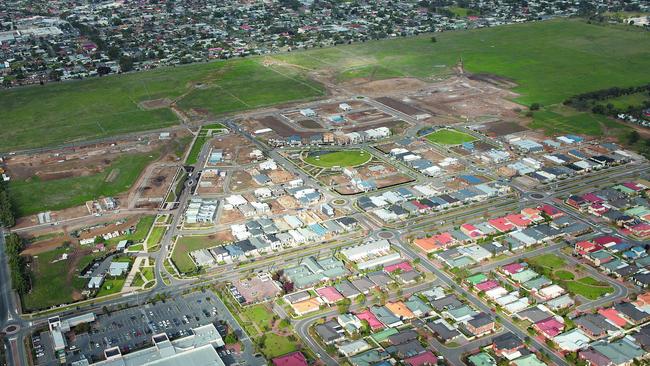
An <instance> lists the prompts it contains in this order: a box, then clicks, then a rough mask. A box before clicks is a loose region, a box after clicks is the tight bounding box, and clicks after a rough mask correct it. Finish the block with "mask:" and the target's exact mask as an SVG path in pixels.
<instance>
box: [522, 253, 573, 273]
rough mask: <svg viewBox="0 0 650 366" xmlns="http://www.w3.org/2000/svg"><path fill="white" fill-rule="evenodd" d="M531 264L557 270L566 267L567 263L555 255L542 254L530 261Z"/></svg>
mask: <svg viewBox="0 0 650 366" xmlns="http://www.w3.org/2000/svg"><path fill="white" fill-rule="evenodd" d="M528 261H529V263H530V264H532V265H536V266H541V267H546V268H548V269H550V270H556V269H559V268H562V267H564V266H565V265H566V261H565V260H564V259H563V258H562V257H560V256H558V255H555V254H550V253H549V254H542V255H538V256H535V257H532V258H529V259H528Z"/></svg>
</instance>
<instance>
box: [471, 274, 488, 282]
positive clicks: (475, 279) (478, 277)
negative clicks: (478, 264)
mask: <svg viewBox="0 0 650 366" xmlns="http://www.w3.org/2000/svg"><path fill="white" fill-rule="evenodd" d="M486 280H487V276H486V275H484V274H483V273H477V274H475V275H473V276H470V277H467V282H469V283H471V284H472V285H478V284H479V283H481V282H485V281H486Z"/></svg>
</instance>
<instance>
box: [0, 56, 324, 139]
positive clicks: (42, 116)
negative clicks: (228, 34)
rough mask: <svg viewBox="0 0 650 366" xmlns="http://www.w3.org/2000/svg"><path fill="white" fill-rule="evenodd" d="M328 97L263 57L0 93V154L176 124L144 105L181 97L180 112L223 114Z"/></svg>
mask: <svg viewBox="0 0 650 366" xmlns="http://www.w3.org/2000/svg"><path fill="white" fill-rule="evenodd" d="M195 86H196V88H195ZM185 93H188V94H187V95H183V94H185ZM323 94H324V89H323V87H322V86H321V85H320V84H318V83H316V82H313V81H310V80H307V79H306V78H305V77H304V76H301V75H300V74H298V73H297V72H296V71H292V70H288V69H285V68H282V67H279V66H277V67H275V66H274V67H271V66H263V65H262V64H261V59H260V58H250V59H244V60H231V61H224V62H212V63H208V64H195V65H188V66H180V67H171V68H161V69H158V70H152V71H147V72H141V73H132V74H124V75H114V76H108V77H103V78H94V79H87V80H83V81H75V82H66V83H53V84H47V85H45V86H39V87H27V88H19V89H14V90H8V91H3V92H0V110H2V111H3V113H2V114H3V116H2V117H3V120H2V122H3V128H2V130H0V138H1V139H2V140H3V141H4V142H3V144H2V146H0V151H3V152H6V151H11V150H16V149H26V148H33V147H42V146H52V145H57V144H62V143H67V142H73V141H82V140H86V139H93V138H98V137H105V136H112V135H116V134H123V133H128V132H134V131H144V130H151V129H156V128H161V127H167V126H170V125H173V124H175V123H177V121H178V119H177V117H176V115H175V114H174V113H173V112H172V111H171V110H170V109H168V108H162V109H157V110H144V109H142V108H141V107H140V106H139V103H140V102H143V101H147V100H152V99H160V98H169V99H176V98H180V97H182V96H183V98H182V99H181V100H180V101H179V102H178V104H179V105H180V106H181V107H182V108H187V109H190V108H201V109H205V110H208V111H210V112H212V113H214V114H219V113H227V112H234V111H240V110H243V109H249V108H255V107H259V106H264V105H270V104H275V103H283V102H287V101H291V100H295V99H307V98H312V97H314V96H321V95H323ZM44 111H47V113H43V112H44ZM44 131H47V133H44Z"/></svg>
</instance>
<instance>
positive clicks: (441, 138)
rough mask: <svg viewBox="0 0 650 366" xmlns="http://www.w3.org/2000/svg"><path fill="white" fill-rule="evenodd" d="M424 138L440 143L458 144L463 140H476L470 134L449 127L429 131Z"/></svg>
mask: <svg viewBox="0 0 650 366" xmlns="http://www.w3.org/2000/svg"><path fill="white" fill-rule="evenodd" d="M426 138H427V140H429V141H431V142H435V143H438V144H441V145H460V144H462V143H463V142H472V141H476V138H475V137H474V136H472V135H469V134H466V133H464V132H460V131H456V130H449V129H442V130H438V131H436V132H433V133H430V134H428V135H427V136H426Z"/></svg>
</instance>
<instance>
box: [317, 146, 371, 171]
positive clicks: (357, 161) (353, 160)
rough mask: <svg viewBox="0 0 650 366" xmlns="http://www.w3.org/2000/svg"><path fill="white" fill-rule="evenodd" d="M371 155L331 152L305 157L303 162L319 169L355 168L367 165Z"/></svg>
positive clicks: (354, 151)
mask: <svg viewBox="0 0 650 366" xmlns="http://www.w3.org/2000/svg"><path fill="white" fill-rule="evenodd" d="M370 159H372V155H370V154H369V153H368V152H366V151H363V150H347V151H333V152H327V153H323V154H321V155H313V156H307V157H305V162H306V163H309V164H311V165H314V166H317V167H321V168H331V167H333V166H339V167H344V166H357V165H362V164H365V163H367V162H368V161H370Z"/></svg>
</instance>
